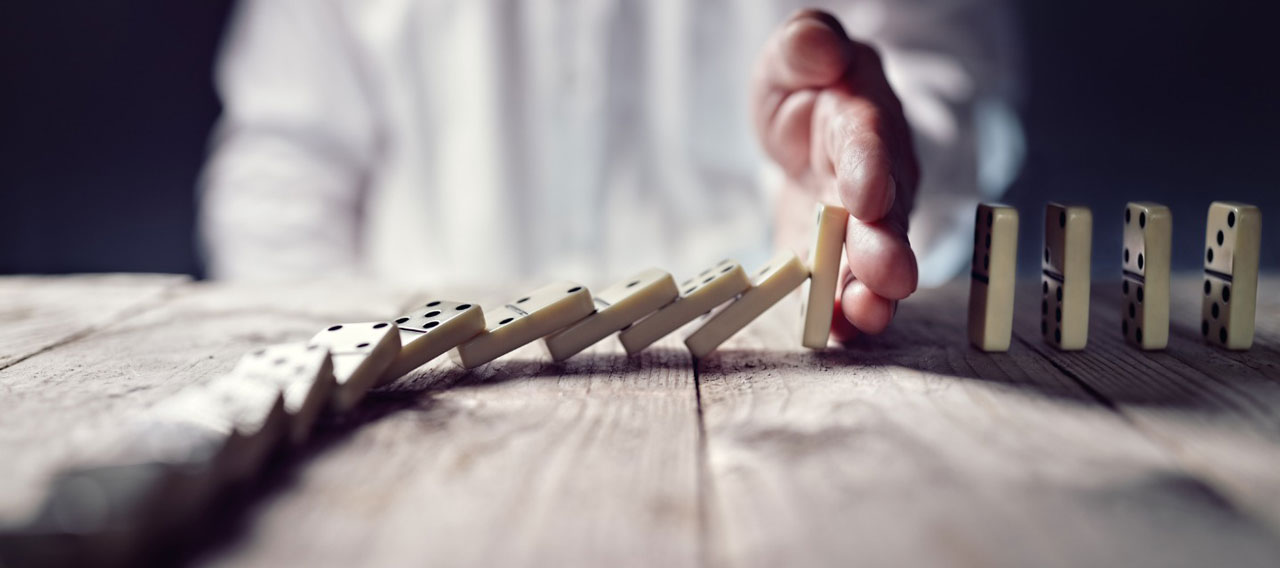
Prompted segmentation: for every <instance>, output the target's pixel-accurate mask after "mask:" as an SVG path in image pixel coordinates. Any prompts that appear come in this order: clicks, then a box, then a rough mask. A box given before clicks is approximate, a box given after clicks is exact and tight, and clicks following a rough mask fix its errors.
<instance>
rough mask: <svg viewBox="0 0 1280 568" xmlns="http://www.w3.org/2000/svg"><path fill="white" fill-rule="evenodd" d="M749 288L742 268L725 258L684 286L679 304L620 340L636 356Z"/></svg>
mask: <svg viewBox="0 0 1280 568" xmlns="http://www.w3.org/2000/svg"><path fill="white" fill-rule="evenodd" d="M750 287H751V280H750V279H748V278H747V273H746V271H744V270H742V266H741V265H739V264H738V263H736V262H734V261H732V260H729V259H727V258H726V259H724V260H722V261H720V262H718V263H716V264H715V265H714V266H711V267H708V268H706V269H705V270H703V271H702V272H699V273H698V275H697V276H694V277H693V278H690V279H688V280H685V281H684V282H683V283H681V284H680V297H679V298H677V299H676V301H674V302H672V303H670V304H668V305H667V306H666V307H664V308H662V309H660V310H658V311H656V312H654V313H653V314H652V315H650V316H649V317H646V318H644V319H642V320H640V321H638V322H636V323H634V324H632V325H631V327H628V328H626V329H624V330H622V332H621V333H619V334H618V340H619V341H621V342H622V347H623V348H624V349H626V351H627V354H628V355H635V354H636V353H639V352H640V351H642V350H644V348H646V347H648V346H650V345H652V344H653V342H654V341H657V340H658V339H660V338H662V337H664V336H666V335H668V334H670V333H672V332H674V331H675V330H677V329H680V327H681V326H683V325H684V324H687V323H689V322H691V321H693V320H694V319H695V318H697V317H698V316H700V315H702V314H705V313H707V312H709V311H711V310H712V309H714V308H715V307H716V306H719V305H720V304H723V303H725V302H727V301H729V300H731V299H733V298H734V297H735V296H737V295H738V294H741V293H742V292H745V291H746V290H747V289H748V288H750Z"/></svg>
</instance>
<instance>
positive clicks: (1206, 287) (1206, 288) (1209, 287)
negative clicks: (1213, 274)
mask: <svg viewBox="0 0 1280 568" xmlns="http://www.w3.org/2000/svg"><path fill="white" fill-rule="evenodd" d="M1212 289H1213V286H1212V285H1210V284H1209V279H1208V278H1205V279H1204V295H1206V296H1208V295H1209V291H1210V290H1212Z"/></svg>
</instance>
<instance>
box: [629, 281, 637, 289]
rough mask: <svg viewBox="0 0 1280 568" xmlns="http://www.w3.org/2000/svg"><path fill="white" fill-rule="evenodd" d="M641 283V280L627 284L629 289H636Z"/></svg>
mask: <svg viewBox="0 0 1280 568" xmlns="http://www.w3.org/2000/svg"><path fill="white" fill-rule="evenodd" d="M639 283H640V281H639V280H634V281H632V282H631V283H630V284H627V287H628V288H635V287H636V284H639Z"/></svg>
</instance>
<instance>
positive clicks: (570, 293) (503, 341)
mask: <svg viewBox="0 0 1280 568" xmlns="http://www.w3.org/2000/svg"><path fill="white" fill-rule="evenodd" d="M593 311H595V304H593V303H592V302H591V292H589V291H587V287H586V286H583V285H581V284H575V283H573V282H566V281H561V282H554V283H552V284H548V285H546V286H543V287H542V288H539V289H537V290H535V291H534V292H532V293H530V294H529V295H528V296H525V297H523V298H520V299H519V300H516V301H514V302H512V303H510V304H507V305H505V306H503V307H501V308H498V309H497V310H494V311H493V312H490V313H486V314H485V331H484V332H483V333H481V334H480V335H477V336H475V337H474V338H472V339H471V340H470V341H467V342H466V343H463V344H462V345H459V346H458V347H456V348H454V350H453V351H450V352H449V357H450V358H451V359H453V362H454V363H457V364H458V365H459V366H461V367H462V368H464V369H472V368H475V367H479V366H480V365H483V364H485V363H488V362H490V361H492V360H494V359H497V358H498V357H500V356H502V355H505V354H507V353H510V352H511V351H514V350H515V349H516V348H518V347H521V346H523V345H526V344H528V343H531V342H533V341H535V340H537V339H539V338H542V337H544V336H546V335H549V334H551V333H552V332H554V331H556V330H558V329H560V328H563V327H565V326H568V325H570V324H572V323H574V322H576V321H578V320H580V319H582V318H584V317H587V316H588V315H591V312H593Z"/></svg>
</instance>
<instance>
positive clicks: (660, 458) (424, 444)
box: [201, 340, 699, 566]
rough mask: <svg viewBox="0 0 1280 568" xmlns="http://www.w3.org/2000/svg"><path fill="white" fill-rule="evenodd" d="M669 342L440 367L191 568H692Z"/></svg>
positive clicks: (371, 416)
mask: <svg viewBox="0 0 1280 568" xmlns="http://www.w3.org/2000/svg"><path fill="white" fill-rule="evenodd" d="M676 345H677V344H676V343H675V342H674V341H667V342H666V343H664V344H663V345H661V346H659V347H656V348H653V349H650V350H648V351H645V352H644V353H643V354H642V355H641V356H640V357H638V358H632V359H628V358H626V357H625V355H624V354H623V353H622V350H621V347H620V345H619V344H617V343H616V341H614V340H610V341H609V342H606V343H602V344H599V345H597V346H595V347H592V348H591V349H589V350H588V351H587V352H585V353H583V354H580V355H578V356H576V357H573V358H571V359H569V360H568V361H567V362H566V363H564V364H552V363H550V362H549V359H548V358H547V357H546V355H545V354H543V353H541V352H540V351H539V350H538V349H537V347H536V346H530V347H528V348H524V349H521V350H519V351H517V352H516V353H514V354H512V355H509V356H507V357H504V358H502V359H499V361H498V362H496V363H493V364H491V365H489V366H486V367H482V368H480V369H477V370H475V371H473V372H465V371H461V370H459V369H457V368H455V367H453V366H452V364H451V363H448V362H447V361H445V360H444V359H440V360H437V363H436V364H435V365H434V366H432V367H430V368H429V369H428V370H426V371H419V372H417V373H415V374H414V375H413V376H412V377H410V378H409V379H407V380H403V381H401V382H400V383H398V384H397V385H396V386H395V387H393V388H392V389H391V390H389V391H384V392H382V393H378V394H376V395H374V397H373V398H372V399H371V400H369V401H367V404H365V405H363V406H362V407H361V408H360V409H358V410H357V414H356V415H354V416H352V417H350V418H349V420H348V421H345V422H344V423H340V424H335V425H333V426H332V427H331V428H329V429H328V430H327V431H326V432H325V433H323V434H322V436H321V442H320V443H321V444H322V445H323V446H324V448H323V451H318V452H317V453H315V454H313V455H310V456H306V457H304V458H302V461H303V462H304V463H301V464H299V465H300V467H298V468H296V470H295V471H296V477H293V478H291V479H289V480H288V481H287V482H286V483H285V484H284V486H283V488H282V489H281V490H280V491H278V492H276V493H274V494H272V495H270V496H268V497H267V498H266V499H265V501H264V502H263V503H262V506H261V507H260V510H259V511H258V512H257V514H256V515H255V516H254V518H253V519H252V521H250V523H249V524H248V526H246V527H245V530H244V536H243V537H242V538H238V539H235V540H233V541H232V542H229V543H225V544H224V545H222V546H221V547H219V548H217V549H216V550H215V551H214V552H213V553H211V554H210V555H209V556H207V557H205V558H204V559H202V562H201V563H203V564H207V565H219V566H223V565H225V566H236V565H246V564H247V565H271V564H275V563H279V562H286V563H289V564H300V565H326V566H329V565H331V566H350V565H361V566H405V565H430V566H458V565H514V566H692V565H695V564H697V561H698V550H699V541H698V517H697V505H698V499H697V473H698V468H697V431H698V427H697V420H698V414H697V400H696V394H695V390H694V384H693V370H692V363H691V360H690V358H689V355H688V353H687V352H686V351H684V350H683V349H678V348H677V347H676ZM268 543H269V544H268Z"/></svg>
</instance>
